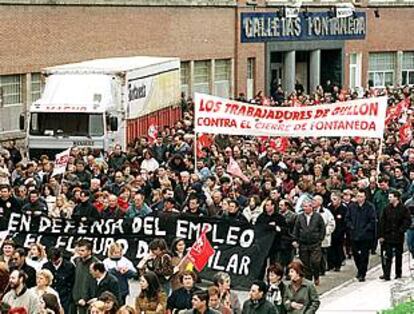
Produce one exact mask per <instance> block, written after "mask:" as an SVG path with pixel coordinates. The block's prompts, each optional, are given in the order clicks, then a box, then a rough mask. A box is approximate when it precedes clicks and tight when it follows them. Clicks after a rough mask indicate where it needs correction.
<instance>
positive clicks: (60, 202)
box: [49, 194, 73, 219]
mask: <svg viewBox="0 0 414 314" xmlns="http://www.w3.org/2000/svg"><path fill="white" fill-rule="evenodd" d="M72 212H73V206H72V204H71V203H69V202H68V200H67V198H66V196H65V194H59V195H58V196H56V205H55V208H54V209H53V210H49V217H50V218H65V219H70V218H71V217H72Z"/></svg>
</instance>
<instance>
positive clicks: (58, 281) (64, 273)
mask: <svg viewBox="0 0 414 314" xmlns="http://www.w3.org/2000/svg"><path fill="white" fill-rule="evenodd" d="M43 268H44V269H48V270H50V272H51V273H52V274H53V282H52V285H51V286H52V288H53V289H55V290H56V291H57V293H59V296H60V299H61V301H62V303H66V302H67V301H69V300H72V289H73V283H74V281H75V266H74V265H73V264H72V263H71V262H69V261H66V260H63V261H62V264H61V265H60V266H59V267H58V268H57V269H56V268H55V266H54V265H53V264H52V262H47V263H46V264H45V265H43Z"/></svg>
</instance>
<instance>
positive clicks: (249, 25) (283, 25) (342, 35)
mask: <svg viewBox="0 0 414 314" xmlns="http://www.w3.org/2000/svg"><path fill="white" fill-rule="evenodd" d="M240 20H241V22H240V23H241V42H243V43H250V42H266V41H298V40H346V39H364V38H365V35H366V28H367V25H366V15H365V12H355V14H354V15H352V16H350V17H342V18H336V17H331V16H329V14H328V12H309V13H307V14H305V13H300V14H299V15H298V17H296V18H285V17H281V16H279V15H278V13H277V12H254V13H241V19H240Z"/></svg>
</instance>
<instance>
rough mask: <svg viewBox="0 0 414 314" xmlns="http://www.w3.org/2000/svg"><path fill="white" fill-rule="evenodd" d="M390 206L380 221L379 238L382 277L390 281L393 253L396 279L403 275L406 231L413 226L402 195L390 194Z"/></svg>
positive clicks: (397, 192) (386, 208)
mask: <svg viewBox="0 0 414 314" xmlns="http://www.w3.org/2000/svg"><path fill="white" fill-rule="evenodd" d="M388 198H389V201H390V203H389V205H388V206H387V207H385V209H384V211H383V212H382V215H381V217H380V220H379V229H378V238H379V241H380V243H381V245H382V248H383V249H382V251H383V252H384V254H382V255H381V259H383V266H384V267H383V271H384V274H383V275H382V276H381V277H380V278H381V279H384V280H390V273H391V264H392V258H393V251H395V278H396V279H397V278H401V275H402V253H403V246H404V234H405V231H406V230H407V229H408V227H410V225H411V215H410V212H409V210H408V209H407V208H406V207H405V206H404V205H403V204H402V203H401V193H400V192H399V191H392V192H390V193H389V196H388Z"/></svg>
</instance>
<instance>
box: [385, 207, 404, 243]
mask: <svg viewBox="0 0 414 314" xmlns="http://www.w3.org/2000/svg"><path fill="white" fill-rule="evenodd" d="M410 225H411V215H410V211H409V210H408V209H407V207H405V206H404V205H403V204H401V202H400V203H398V205H397V206H396V207H394V206H393V205H392V204H389V205H388V206H387V207H385V209H384V211H383V212H382V215H381V217H380V220H379V226H378V238H384V240H385V242H387V243H403V242H404V233H405V231H406V230H407V229H408V228H409V227H410Z"/></svg>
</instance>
